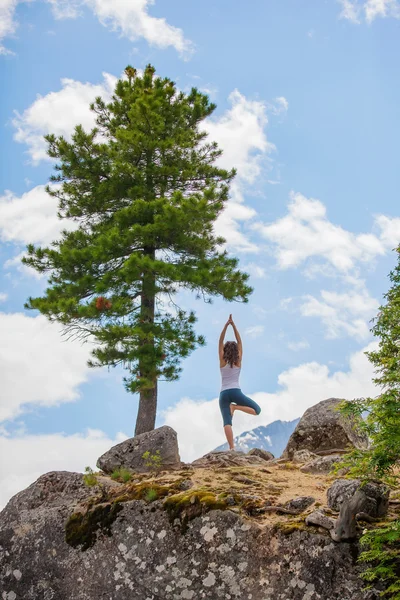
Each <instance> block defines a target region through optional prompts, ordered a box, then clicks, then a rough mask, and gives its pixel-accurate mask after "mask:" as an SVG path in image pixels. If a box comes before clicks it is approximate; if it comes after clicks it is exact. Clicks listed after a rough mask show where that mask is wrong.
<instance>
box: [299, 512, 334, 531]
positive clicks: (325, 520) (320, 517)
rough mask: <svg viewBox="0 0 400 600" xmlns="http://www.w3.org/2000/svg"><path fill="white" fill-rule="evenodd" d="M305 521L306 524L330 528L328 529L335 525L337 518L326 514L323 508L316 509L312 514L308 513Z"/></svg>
mask: <svg viewBox="0 0 400 600" xmlns="http://www.w3.org/2000/svg"><path fill="white" fill-rule="evenodd" d="M305 522H306V525H317V526H318V527H323V528H324V529H328V531H329V530H331V529H333V528H334V527H335V519H332V518H331V517H328V516H327V515H325V514H324V513H323V512H322V510H315V511H314V512H312V513H311V514H310V515H307V516H306V519H305Z"/></svg>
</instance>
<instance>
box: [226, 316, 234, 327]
mask: <svg viewBox="0 0 400 600" xmlns="http://www.w3.org/2000/svg"><path fill="white" fill-rule="evenodd" d="M233 324H234V323H233V319H232V315H229V319H228V320H227V322H226V326H228V325H232V326H233Z"/></svg>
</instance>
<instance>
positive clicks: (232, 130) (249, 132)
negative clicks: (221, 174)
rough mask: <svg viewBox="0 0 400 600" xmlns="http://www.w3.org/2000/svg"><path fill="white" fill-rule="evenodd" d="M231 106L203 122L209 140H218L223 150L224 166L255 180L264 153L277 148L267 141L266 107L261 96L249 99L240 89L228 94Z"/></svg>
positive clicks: (244, 179) (222, 164)
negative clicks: (260, 99) (218, 115)
mask: <svg viewBox="0 0 400 600" xmlns="http://www.w3.org/2000/svg"><path fill="white" fill-rule="evenodd" d="M229 101H230V103H231V104H232V107H231V108H230V109H228V110H227V111H226V112H225V113H224V114H223V115H222V116H221V117H219V118H210V119H208V120H207V121H206V122H205V123H204V124H203V126H204V129H205V130H206V131H207V133H208V134H209V139H210V140H215V141H216V142H218V144H219V145H220V146H221V148H222V149H223V151H224V153H223V155H222V156H221V158H220V159H219V164H220V166H221V167H222V168H225V169H232V167H235V168H236V169H237V170H238V178H239V179H240V180H242V181H245V182H247V183H254V181H255V180H256V178H257V177H258V176H259V175H260V173H261V169H262V160H263V158H264V157H265V155H267V154H269V153H271V152H272V151H273V150H275V145H274V144H272V143H271V142H269V141H268V139H267V136H266V133H265V128H266V126H267V124H268V118H267V112H266V111H267V107H266V105H265V104H264V103H263V102H260V101H258V100H249V99H248V98H246V97H245V96H243V94H241V93H240V92H239V91H238V90H234V91H233V92H231V94H230V95H229Z"/></svg>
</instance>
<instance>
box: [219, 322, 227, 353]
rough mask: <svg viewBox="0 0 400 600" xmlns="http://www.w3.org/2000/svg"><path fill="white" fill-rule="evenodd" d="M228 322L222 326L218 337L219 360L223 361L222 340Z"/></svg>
mask: <svg viewBox="0 0 400 600" xmlns="http://www.w3.org/2000/svg"><path fill="white" fill-rule="evenodd" d="M228 325H229V321H227V322H226V323H225V325H224V328H223V330H222V331H221V335H220V336H219V344H218V354H219V360H223V359H224V338H225V334H226V330H227V329H228Z"/></svg>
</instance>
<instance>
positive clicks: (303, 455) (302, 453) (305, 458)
mask: <svg viewBox="0 0 400 600" xmlns="http://www.w3.org/2000/svg"><path fill="white" fill-rule="evenodd" d="M315 458H318V455H317V454H315V453H314V452H310V450H295V452H293V456H292V461H293V462H296V463H305V462H309V461H310V460H314V459H315Z"/></svg>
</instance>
